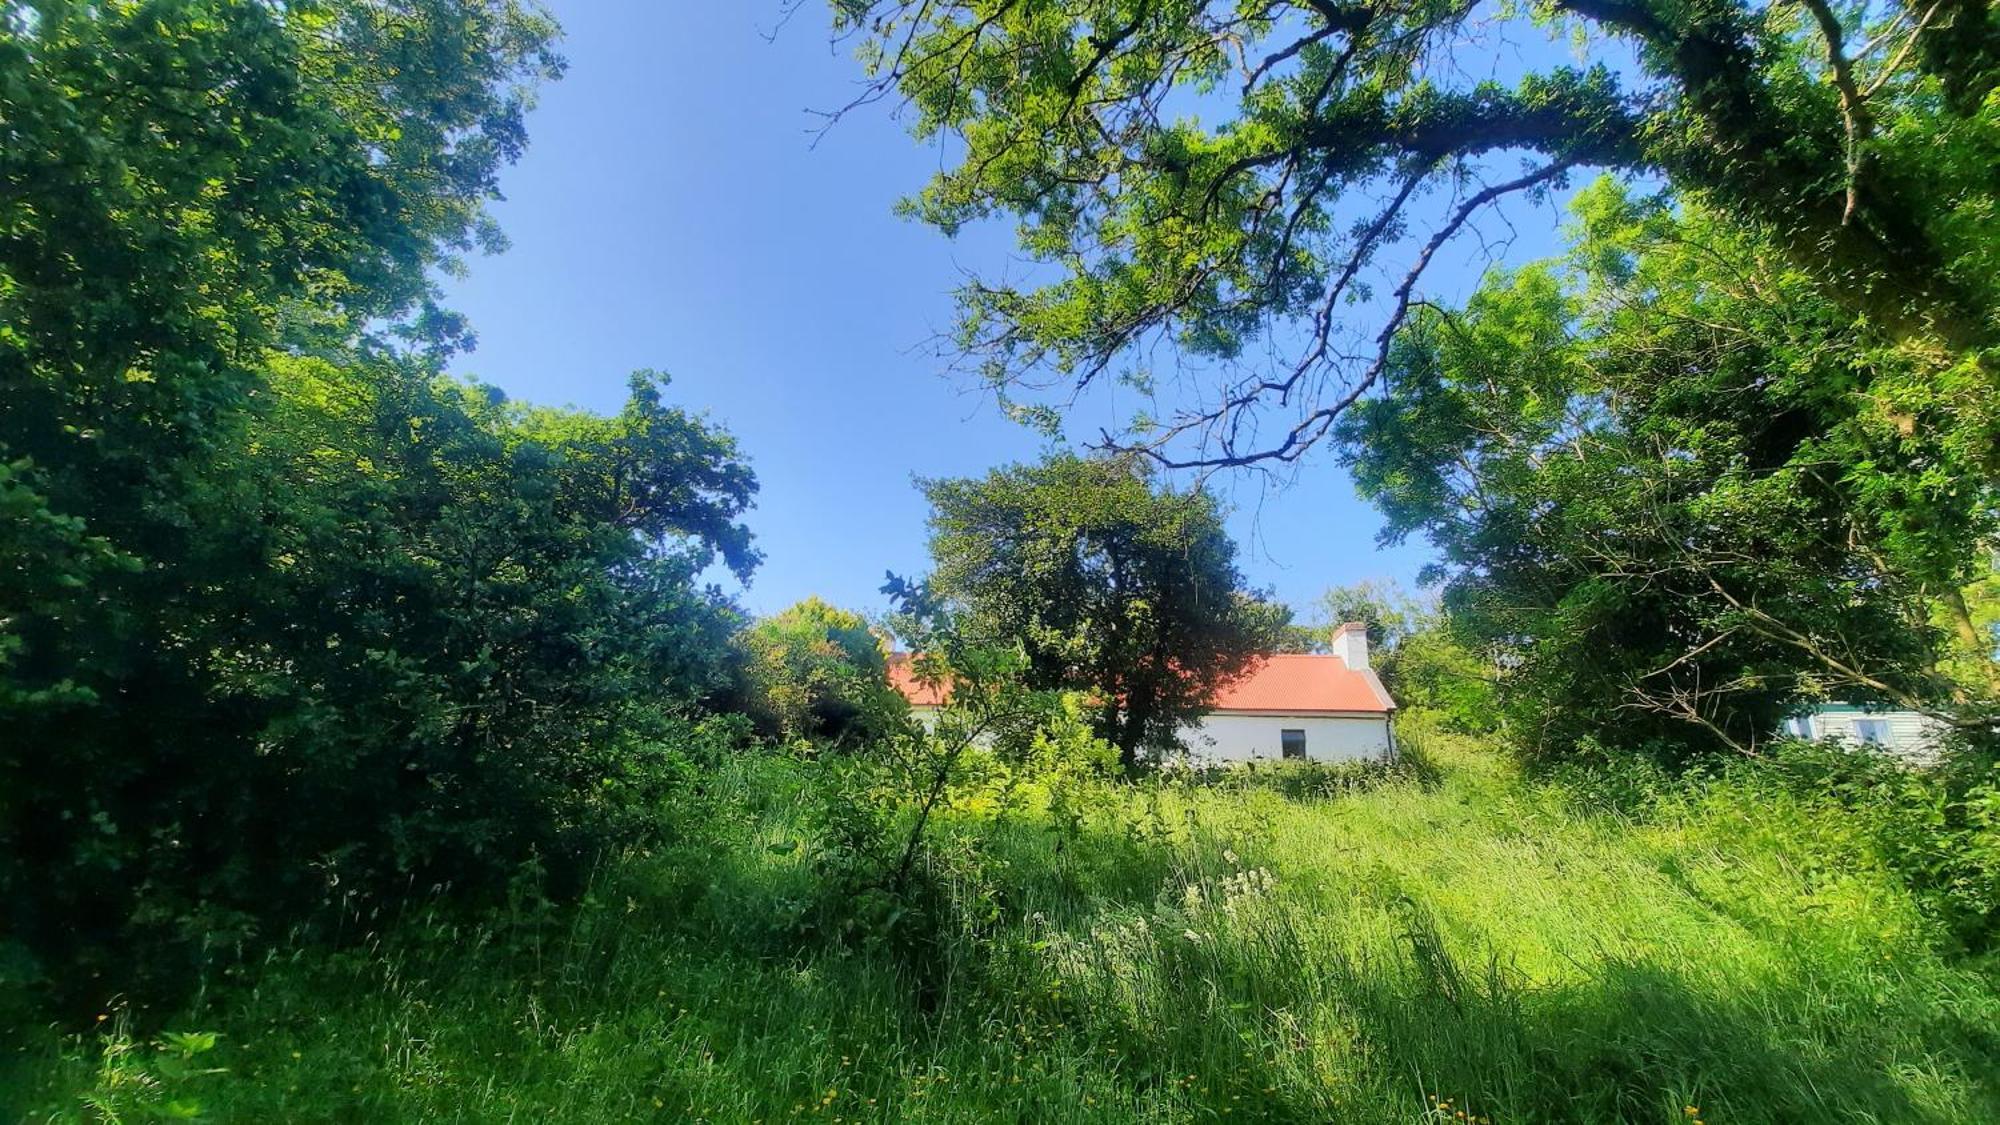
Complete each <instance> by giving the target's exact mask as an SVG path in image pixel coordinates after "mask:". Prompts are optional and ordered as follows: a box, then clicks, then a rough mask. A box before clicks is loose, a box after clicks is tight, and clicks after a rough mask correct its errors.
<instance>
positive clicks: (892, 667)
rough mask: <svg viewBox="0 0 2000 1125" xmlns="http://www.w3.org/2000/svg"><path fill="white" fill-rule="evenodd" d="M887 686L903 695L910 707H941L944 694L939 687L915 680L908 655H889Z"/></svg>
mask: <svg viewBox="0 0 2000 1125" xmlns="http://www.w3.org/2000/svg"><path fill="white" fill-rule="evenodd" d="M889 686H890V687H892V688H895V689H896V690H897V691H900V692H902V693H903V698H904V699H907V700H909V701H910V706H912V707H942V706H943V705H944V701H945V696H946V694H947V693H946V692H945V690H944V688H943V687H942V686H941V685H938V684H930V683H925V682H924V681H922V680H919V679H918V678H917V670H916V669H915V668H913V667H911V666H910V654H909V653H907V652H892V653H890V654H889Z"/></svg>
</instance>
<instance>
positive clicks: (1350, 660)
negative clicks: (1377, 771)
mask: <svg viewBox="0 0 2000 1125" xmlns="http://www.w3.org/2000/svg"><path fill="white" fill-rule="evenodd" d="M1332 648H1333V651H1332V652H1330V653H1278V654H1275V655H1272V656H1265V657H1260V658H1258V659H1257V660H1256V661H1255V662H1254V663H1252V664H1251V665H1250V667H1249V668H1248V669H1247V670H1245V671H1244V673H1243V674H1242V675H1241V676H1239V677H1237V678H1236V680H1235V681H1234V682H1232V683H1229V684H1226V685H1224V686H1223V688H1222V689H1221V690H1220V691H1218V692H1217V693H1216V696H1215V700H1214V701H1213V702H1212V703H1211V704H1210V705H1209V712H1208V714H1206V715H1204V716H1202V718H1201V721H1200V722H1197V723H1195V724H1194V725H1192V726H1190V727H1189V728H1188V729H1187V730H1186V731H1185V732H1184V733H1183V734H1182V735H1181V745H1182V746H1184V747H1185V748H1186V749H1187V752H1188V757H1189V758H1191V759H1193V760H1194V761H1197V762H1209V763H1222V762H1251V761H1258V760H1262V759H1271V758H1293V759H1302V760H1306V761H1314V762H1358V761H1364V760H1368V759H1379V758H1387V757H1389V756H1391V755H1392V754H1394V753H1395V750H1396V740H1395V736H1394V735H1393V734H1392V733H1391V731H1390V729H1389V716H1390V714H1391V713H1392V712H1394V711H1395V709H1396V703H1395V701H1394V700H1392V699H1390V698H1389V693H1388V692H1387V691H1386V690H1384V689H1383V687H1382V681H1381V679H1380V678H1379V677H1377V676H1376V675H1375V670H1374V669H1372V668H1370V667H1369V666H1368V629H1367V627H1366V626H1364V625H1362V624H1360V623H1359V622H1352V621H1351V622H1348V623H1347V624H1345V625H1342V626H1341V627H1340V629H1339V630H1338V631H1337V632H1335V633H1334V636H1333V645H1332Z"/></svg>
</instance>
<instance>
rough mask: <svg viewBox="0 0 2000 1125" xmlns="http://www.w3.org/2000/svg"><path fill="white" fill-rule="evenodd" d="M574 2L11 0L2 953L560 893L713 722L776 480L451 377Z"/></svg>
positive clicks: (71, 978) (0, 786)
mask: <svg viewBox="0 0 2000 1125" xmlns="http://www.w3.org/2000/svg"><path fill="white" fill-rule="evenodd" d="M554 32H555V28H554V25H553V23H552V22H551V21H550V20H549V19H548V17H547V16H546V15H544V14H542V13H541V12H540V11H539V10H537V9H535V8H533V7H532V6H530V5H526V4H522V3H517V2H514V0H492V2H485V0H481V2H476V3H469V4H468V3H457V2H444V0H406V2H404V0H399V2H396V3H375V2H370V0H329V2H318V0H309V2H306V3H299V4H285V5H272V4H263V3H245V2H236V0H196V2H190V3H179V2H176V3H163V2H139V3H130V4H93V5H77V4H67V3H12V4H6V5H4V6H0V123H4V124H0V133H4V135H5V143H4V144H0V184H4V185H5V187H4V190H0V232H4V233H0V326H4V327H0V511H3V512H4V515H5V517H6V518H5V519H4V520H0V725H4V727H5V729H6V730H7V732H8V734H7V737H6V738H5V739H4V740H0V903H4V904H5V905H4V913H0V962H4V964H5V965H6V966H7V970H8V973H9V976H10V977H14V978H16V979H18V977H19V976H21V975H30V976H35V977H36V979H37V980H38V981H39V983H41V984H42V985H43V986H45V988H46V989H47V990H48V991H49V992H51V993H53V994H55V995H56V996H58V997H59V998H61V999H62V1000H64V1001H66V1002H67V1003H68V1004H69V1005H70V1006H71V1007H70V1011H71V1012H72V1013H77V1012H82V1013H88V1012H91V1011H96V1010H98V1008H97V1005H98V1004H100V1003H102V1001H103V1000H104V998H105V997H107V996H110V995H112V994H114V993H117V992H120V991H128V992H129V993H130V994H132V995H134V996H135V997H138V998H140V999H145V998H149V997H154V996H158V995H161V994H173V993H178V992H181V991H184V990H186V989H189V988H193V987H196V986H198V985H199V984H200V983H201V982H202V979H203V977H202V974H203V972H204V971H205V970H206V969H207V967H208V966H210V965H211V964H212V963H214V962H215V961H216V960H218V959H221V960H227V959H229V958H231V957H234V956H236V955H237V954H238V953H239V952H240V951H241V950H242V949H244V947H245V943H246V941H247V940H252V939H266V940H267V939H269V938H270V937H271V936H272V935H273V934H274V933H276V932H281V931H282V928H283V927H284V926H286V925H289V924H291V923H292V922H294V921H296V920H297V919H299V918H300V917H302V916H304V915H305V914H307V913H308V912H311V913H312V914H313V915H314V916H315V917H319V918H326V919H329V920H332V919H339V920H341V921H343V922H344V921H346V920H349V919H351V918H353V917H355V916H357V915H363V916H365V915H366V914H367V912H369V911H372V910H374V909H375V908H376V907H377V906H379V905H380V903H381V900H382V899H383V898H384V897H385V896H387V895H390V894H405V893H409V892H412V891H416V892H428V891H429V890H430V889H431V888H434V887H443V886H450V887H453V888H455V889H456V890H458V891H461V892H478V891H480V890H487V891H492V890H496V889H497V888H498V886H499V885H501V884H502V883H504V882H505V880H506V878H507V876H508V874H509V873H510V872H512V871H514V870H516V869H517V867H518V865H519V864H520V863H522V862H524V861H527V860H530V859H531V858H532V859H533V860H534V861H535V862H536V863H538V864H540V865H541V866H542V867H543V868H545V869H546V870H547V871H548V872H549V873H550V878H551V880H552V883H553V885H554V886H555V887H557V888H558V889H559V888H560V886H561V884H562V883H563V881H564V880H567V881H569V882H570V883H572V884H573V883H575V882H576V881H578V880H580V878H581V868H582V865H583V863H584V861H585V860H586V859H587V858H588V857H589V856H590V855H592V854H594V853H596V852H598V851H600V850H601V849H603V848H605V847H607V846H609V845H612V844H616V843H618V842H620V841H622V840H629V839H633V838H637V837H653V836H656V835H658V834H659V833H660V832H661V831H662V821H661V818H660V817H659V816H658V815H657V805H658V802H659V800H660V797H661V795H662V794H663V793H666V792H669V791H678V790H680V789H683V788H685V781H686V777H687V774H688V772H689V769H690V763H691V761H692V759H693V758H694V757H695V756H696V755H697V754H698V753H706V752H707V747H708V745H709V743H710V742H712V741H713V738H714V737H719V736H715V735H711V733H710V732H708V731H706V729H705V728H703V727H702V726H700V725H699V724H698V723H696V721H695V720H692V719H689V718H686V717H684V716H685V715H687V714H689V713H691V711H690V709H691V705H692V703H693V701H694V700H696V699H697V698H699V697H703V696H706V695H709V694H711V693H713V692H714V691H715V690H716V689H718V688H719V687H720V686H721V685H722V684H723V682H724V677H725V674H726V671H727V640H728V637H729V636H730V634H731V633H732V632H734V630H735V629H736V627H737V625H738V622H737V619H736V615H735V613H734V610H733V608H732V607H730V606H729V605H728V604H727V603H726V601H725V600H724V599H723V598H722V596H721V595H720V594H719V593H717V592H716V591H715V590H714V589H713V588H710V587H705V586H704V585H703V584H702V582H701V580H700V575H701V574H702V573H703V571H704V570H705V569H706V568H707V567H708V566H709V565H710V564H711V562H715V561H720V562H721V563H724V564H726V565H727V566H728V567H729V568H730V569H732V570H733V571H735V572H736V573H737V574H739V575H742V574H747V573H748V572H749V570H750V569H751V568H752V567H753V566H754V565H755V564H756V561H757V554H756V552H755V550H754V549H753V548H752V547H751V545H750V540H749V534H748V532H747V530H746V529H745V528H744V527H743V526H742V523H741V516H742V514H743V512H744V510H745V509H746V508H747V507H748V505H749V503H750V499H751V496H752V494H753V493H754V491H755V480H754V478H753V476H752V475H751V473H750V471H749V469H748V467H747V466H746V465H745V464H744V463H743V461H742V459H741V458H740V456H739V455H738V454H737V451H736V448H735V445H734V443H733V442H732V441H731V439H730V438H729V437H728V436H727V435H726V434H724V433H722V432H720V431H718V430H716V429H715V428H713V427H711V426H710V425H708V424H707V423H706V422H704V421H702V420H700V419H697V418H693V417H690V416H689V415H687V414H685V413H683V412H681V411H679V410H675V409H672V408H670V407H668V406H666V405H665V404H664V402H663V398H662V388H663V387H664V385H665V380H664V378H662V377H659V376H655V375H652V374H650V373H641V374H640V375H638V376H636V377H635V378H634V380H633V384H632V396H631V399H630V401H629V403H628V404H627V406H626V408H625V409H624V410H623V411H622V412H620V413H619V414H617V415H615V416H611V417H595V416H590V415H584V414H579V413H576V412H573V411H551V410H534V409H527V408H523V407H520V406H517V405H514V404H510V403H508V402H506V401H505V399H504V398H503V397H502V396H501V395H499V394H498V393H497V392H495V391H493V390H491V389H489V388H483V387H476V386H469V385H464V384H461V383H458V382H456V381H453V380H450V379H446V378H443V377H442V376H441V375H440V374H439V372H440V371H441V370H442V367H443V364H444V363H445V361H446V360H447V359H448V358H449V357H450V356H451V355H452V354H453V353H454V351H455V349H456V348H458V347H459V346H461V345H462V344H463V343H464V342H465V339H466V334H465V328H464V325H463V324H462V323H460V322H459V321H458V320H457V319H456V318H455V317H452V316H450V315H449V314H446V313H444V312H442V311H440V310H438V309H436V308H435V307H433V305H432V300H431V299H432V296H433V293H434V283H433V277H434V272H433V271H439V270H447V271H448V270H451V269H454V268H456V264H457V258H458V256H459V255H460V254H462V253H464V252H466V251H469V250H473V249H482V248H492V247H494V246H497V245H498V236H497V234H496V233H495V232H494V231H493V230H492V229H491V225H490V222H489V221H488V220H487V219H486V218H485V216H484V213H483V208H484V205H485V202H486V201H487V200H488V199H489V198H492V197H493V196H494V193H495V177H496V176H497V174H498V171H499V169H500V168H501V167H502V166H503V165H504V164H505V163H506V162H508V161H510V160H512V159H513V158H514V157H515V156H517V155H518V154H519V153H520V151H521V149H522V145H523V144H524V133H523V131H522V118H523V114H524V112H525V110H526V108H527V106H528V104H529V102H530V100H531V98H532V87H533V84H534V83H535V82H537V81H539V80H541V79H544V78H548V77H552V76H554V75H555V74H556V73H557V72H558V71H559V69H560V60H559V59H557V58H556V56H555V55H554V54H553V53H552V51H551V48H550V45H549V44H550V40H551V38H552V37H553V35H554Z"/></svg>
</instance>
